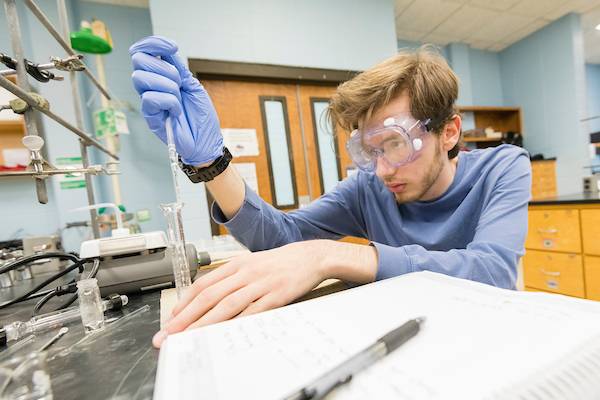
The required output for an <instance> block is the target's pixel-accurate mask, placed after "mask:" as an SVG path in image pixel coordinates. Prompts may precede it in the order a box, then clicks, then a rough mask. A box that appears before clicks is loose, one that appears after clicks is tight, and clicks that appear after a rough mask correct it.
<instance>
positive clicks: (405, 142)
mask: <svg viewBox="0 0 600 400" xmlns="http://www.w3.org/2000/svg"><path fill="white" fill-rule="evenodd" d="M429 123H430V120H429V119H427V120H424V121H420V120H417V119H414V118H413V117H412V116H410V114H404V115H399V116H396V117H389V118H386V119H385V121H383V124H382V126H380V127H376V128H375V129H371V130H369V131H366V132H361V131H359V130H358V129H355V130H354V131H352V133H351V134H350V139H349V140H348V142H347V143H346V149H347V150H348V153H349V154H350V157H351V158H352V160H353V161H354V163H355V164H356V166H357V167H358V168H360V169H361V170H363V171H367V172H374V171H375V169H376V168H377V161H378V160H379V158H383V159H385V161H386V162H387V163H388V165H390V166H391V167H394V168H397V167H400V166H402V165H405V164H408V163H410V162H411V161H413V160H414V159H415V158H416V157H417V155H418V154H419V152H420V151H421V149H422V148H423V138H422V136H423V135H425V134H427V133H428V132H429V129H428V125H429Z"/></svg>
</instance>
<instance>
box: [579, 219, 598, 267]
mask: <svg viewBox="0 0 600 400" xmlns="http://www.w3.org/2000/svg"><path fill="white" fill-rule="evenodd" d="M581 234H582V235H583V251H584V252H585V253H586V254H593V255H596V256H600V209H598V210H581Z"/></svg>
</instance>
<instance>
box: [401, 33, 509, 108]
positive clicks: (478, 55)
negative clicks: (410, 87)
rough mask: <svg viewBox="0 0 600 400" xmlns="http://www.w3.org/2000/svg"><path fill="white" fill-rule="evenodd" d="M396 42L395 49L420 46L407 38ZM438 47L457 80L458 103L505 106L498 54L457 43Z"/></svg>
mask: <svg viewBox="0 0 600 400" xmlns="http://www.w3.org/2000/svg"><path fill="white" fill-rule="evenodd" d="M397 43H398V49H403V48H406V49H417V48H418V47H419V46H421V45H422V43H419V42H413V41H408V40H398V42H397ZM438 49H439V51H440V53H441V54H442V56H444V58H446V60H447V61H448V63H449V64H450V66H451V67H452V68H453V70H454V72H455V73H456V74H457V75H458V78H459V79H460V88H459V99H458V104H459V105H477V106H502V105H504V98H503V97H504V96H503V91H502V79H501V77H500V59H499V55H498V53H496V52H491V51H485V50H478V49H473V48H470V47H469V46H468V45H466V44H459V43H451V44H449V45H448V46H443V47H439V46H438Z"/></svg>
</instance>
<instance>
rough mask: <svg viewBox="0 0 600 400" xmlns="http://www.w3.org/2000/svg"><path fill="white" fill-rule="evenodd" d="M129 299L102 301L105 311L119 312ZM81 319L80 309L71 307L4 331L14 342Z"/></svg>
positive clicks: (16, 322)
mask: <svg viewBox="0 0 600 400" xmlns="http://www.w3.org/2000/svg"><path fill="white" fill-rule="evenodd" d="M128 302H129V299H128V298H127V296H125V295H120V299H119V298H117V297H116V296H115V297H113V298H111V299H108V300H104V301H102V308H103V310H104V311H107V310H113V309H114V310H117V309H120V308H121V307H123V306H125V305H127V303H128ZM78 319H81V313H80V311H79V307H69V308H65V309H64V310H59V311H55V312H51V313H47V314H42V315H37V316H35V317H33V318H31V319H30V320H29V321H25V322H23V321H15V322H13V323H10V324H8V325H4V327H3V329H4V331H5V332H6V341H7V342H12V341H13V340H19V339H20V338H22V337H24V336H26V335H30V334H32V333H38V332H43V331H46V330H48V329H52V328H57V327H59V326H62V325H64V324H68V323H69V322H73V321H77V320H78Z"/></svg>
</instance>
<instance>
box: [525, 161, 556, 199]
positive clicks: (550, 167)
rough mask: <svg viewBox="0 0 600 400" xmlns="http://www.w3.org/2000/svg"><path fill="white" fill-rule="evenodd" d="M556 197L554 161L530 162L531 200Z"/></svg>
mask: <svg viewBox="0 0 600 400" xmlns="http://www.w3.org/2000/svg"><path fill="white" fill-rule="evenodd" d="M554 196H556V160H539V161H532V162H531V198H532V199H533V200H537V199H543V198H547V197H554Z"/></svg>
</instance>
